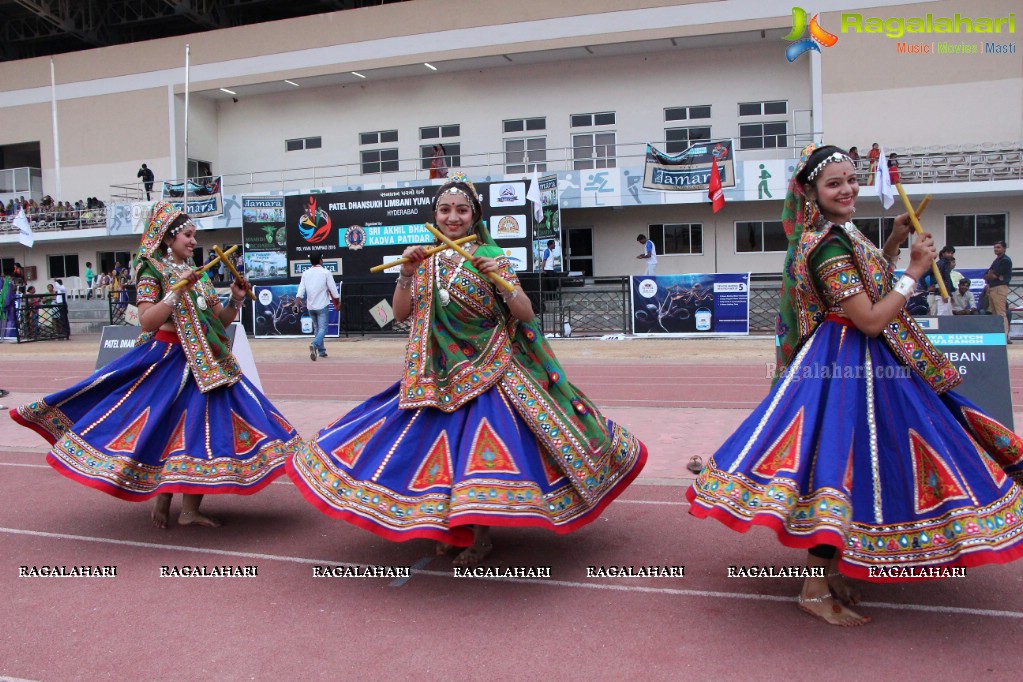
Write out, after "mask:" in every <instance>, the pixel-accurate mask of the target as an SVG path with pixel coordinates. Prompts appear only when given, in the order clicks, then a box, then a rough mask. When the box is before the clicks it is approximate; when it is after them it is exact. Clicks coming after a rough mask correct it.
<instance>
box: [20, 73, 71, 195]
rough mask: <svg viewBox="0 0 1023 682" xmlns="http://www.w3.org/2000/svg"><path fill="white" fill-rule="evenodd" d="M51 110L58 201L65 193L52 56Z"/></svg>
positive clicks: (30, 186) (55, 185)
mask: <svg viewBox="0 0 1023 682" xmlns="http://www.w3.org/2000/svg"><path fill="white" fill-rule="evenodd" d="M50 111H51V112H52V113H53V170H54V172H55V173H56V175H57V177H56V182H55V184H54V188H55V189H56V193H57V201H63V200H64V199H63V196H64V193H63V192H62V191H61V187H60V134H59V132H58V127H57V76H56V70H55V68H54V65H53V57H50ZM28 185H29V187H28V188H29V190H31V189H32V179H31V177H30V178H29V181H28Z"/></svg>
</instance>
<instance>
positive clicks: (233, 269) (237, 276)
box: [213, 246, 256, 301]
mask: <svg viewBox="0 0 1023 682" xmlns="http://www.w3.org/2000/svg"><path fill="white" fill-rule="evenodd" d="M213 250H214V251H216V252H217V255H218V256H220V260H221V261H222V262H223V263H224V265H226V266H227V269H228V270H230V271H231V274H232V275H234V278H235V281H237V282H240V283H241V285H242V286H243V287H245V293H247V294H248V295H249V298H251V299H252V300H253V301H255V300H256V295H255V294H254V293H252V289H250V288H249V287H248V286H246V285H247V284H248V282H246V281H245V278H244V277H242V275H241V273H240V272H238V268H236V267H235V266H234V263H232V262H231V259H230V258H228V257H227V254H225V253H224V252H223V251H221V250H220V247H219V246H214V247H213Z"/></svg>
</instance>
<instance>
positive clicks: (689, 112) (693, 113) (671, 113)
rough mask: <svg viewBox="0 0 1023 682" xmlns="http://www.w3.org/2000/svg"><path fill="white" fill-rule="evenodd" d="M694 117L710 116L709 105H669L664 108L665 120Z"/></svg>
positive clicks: (680, 119)
mask: <svg viewBox="0 0 1023 682" xmlns="http://www.w3.org/2000/svg"><path fill="white" fill-rule="evenodd" d="M694 118H710V105H709V104H708V105H706V106H700V107H670V108H668V109H665V110H664V120H665V121H685V120H688V119H694Z"/></svg>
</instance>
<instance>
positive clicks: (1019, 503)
mask: <svg viewBox="0 0 1023 682" xmlns="http://www.w3.org/2000/svg"><path fill="white" fill-rule="evenodd" d="M1014 477H1015V479H1016V480H1017V481H1018V480H1021V479H1023V441H1021V439H1020V438H1019V437H1018V436H1016V435H1015V434H1014V433H1012V432H1011V431H1009V430H1008V429H1007V428H1006V427H1004V426H1003V425H1001V424H1000V423H998V422H997V421H995V420H994V419H992V418H991V417H989V416H988V415H986V414H985V413H984V412H983V411H982V410H980V408H978V407H977V406H976V405H974V404H973V403H971V402H970V401H968V400H966V399H965V398H963V397H962V396H959V395H957V394H956V393H954V392H948V393H945V394H944V395H940V396H939V395H937V394H935V393H934V392H933V391H932V390H931V389H930V388H929V387H928V386H927V385H926V383H925V382H924V381H923V380H922V379H921V378H920V377H919V376H917V375H916V373H914V372H912V371H911V370H909V368H907V367H905V366H904V365H901V364H900V363H899V362H898V361H897V360H896V357H895V355H894V354H893V353H892V352H891V351H890V349H889V348H888V347H887V346H886V345H885V342H884V341H883V340H881V339H874V338H870V337H867V336H866V335H864V334H863V333H861V332H860V331H858V330H857V329H856V328H855V327H851V326H847V325H846V324H844V323H841V322H839V321H835V320H833V319H831V318H829V319H828V320H826V321H825V322H824V323H823V324H821V326H820V327H819V328H818V329H817V331H816V332H815V333H814V335H813V336H812V337H811V338H810V339H809V340H808V341H807V342H806V344H805V345H804V346H803V348H802V349H801V350H800V352H799V354H798V355H797V357H796V358H795V359H794V361H793V362H792V364H791V366H790V367H789V368H788V370H787V372H786V374H785V375H784V376H783V377H782V378H781V379H779V381H778V382H777V383H776V384H775V386H774V388H773V389H772V390H771V392H770V394H769V395H768V396H767V398H766V399H765V400H764V401H763V402H762V403H761V404H760V406H759V407H757V408H756V409H755V410H754V411H753V413H752V414H751V415H750V416H749V418H748V419H746V421H745V422H743V424H742V425H741V426H740V427H739V429H738V430H737V431H736V432H735V433H734V434H733V435H732V436H731V437H730V438H729V439H728V440H727V441H726V442H725V443H724V445H722V446H721V448H720V449H719V450H718V451H717V452H716V453H715V454H714V456H713V458H712V460H711V462H710V463H709V465H708V466H707V468H706V469H705V470H704V471H703V472H702V473H701V474H700V476H699V478H698V479H697V481H696V482H695V483H694V485H693V486H692V487H691V488H690V489H689V490H688V491H687V497H688V498H689V501H690V502H691V504H692V506H691V508H690V511H691V513H692V514H694V515H696V516H698V517H708V516H710V517H713V518H716V519H718V520H720V521H722V522H723V523H725V524H726V525H728V526H729V527H731V528H733V529H735V530H738V531H740V532H745V531H746V530H748V529H749V528H750V527H751V526H753V525H762V526H768V527H770V528H773V529H774V530H775V531H776V532H777V534H778V537H779V539H780V540H781V541H782V543H784V544H785V545H788V546H791V547H803V548H809V547H812V546H814V545H819V544H824V545H832V546H834V547H836V548H838V549H839V550H840V555H841V559H840V567H841V571H842V572H843V573H844V574H846V575H850V576H854V577H859V578H864V579H868V580H871V579H873V580H887V579H890V578H891V576H893V575H900V574H901V575H906V576H909V575H913V574H917V575H918V574H920V573H923V571H892V570H887V569H891V567H901V568H911V569H922V568H926V567H944V566H963V567H965V566H975V565H980V564H985V563H998V562H1006V561H1010V560H1013V559H1017V558H1019V557H1020V556H1021V555H1023V489H1021V487H1020V485H1019V483H1018V482H1014ZM878 567H880V568H884V569H886V570H884V571H882V570H878Z"/></svg>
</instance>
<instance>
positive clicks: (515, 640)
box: [0, 341, 1023, 680]
mask: <svg viewBox="0 0 1023 682" xmlns="http://www.w3.org/2000/svg"><path fill="white" fill-rule="evenodd" d="M631 343H632V347H633V348H636V349H640V348H642V349H643V350H642V353H643V354H642V355H641V356H639V357H635V358H624V359H623V358H620V357H614V358H610V359H603V358H601V357H599V356H598V357H583V354H575V355H577V356H578V357H572V356H573V353H572V352H565V353H563V352H562V348H561V347H556V350H557V352H559V355H561V356H562V358H563V361H564V363H565V365H566V370H567V373H568V376H569V378H570V379H571V380H572V381H573V382H574V383H575V384H577V385H578V386H580V387H581V388H583V389H584V390H585V391H586V392H587V393H588V394H589V395H590V396H591V397H592V398H593V399H594V400H595V401H596V402H597V404H598V405H600V406H601V407H602V408H603V409H605V411H606V413H607V414H608V415H609V416H610V417H612V418H614V419H616V420H618V421H621V422H622V423H624V424H626V425H627V426H629V427H630V428H632V429H634V430H635V431H636V432H637V433H638V434H639V435H640V436H641V437H642V438H643V439H644V440H645V441H646V442H647V443H648V445H649V446H650V451H651V458H650V463H649V464H648V466H647V469H646V470H645V471H644V473H643V475H642V476H641V477H640V479H638V481H637V483H636V484H634V485H633V486H632V487H631V488H630V489H629V490H628V491H627V492H626V493H625V495H624V496H623V498H622V499H620V500H619V501H618V502H616V503H614V504H612V505H611V506H610V507H609V508H608V509H607V510H606V511H605V513H604V514H603V516H602V517H601V518H600V519H599V520H598V521H596V522H594V523H593V524H591V525H590V526H588V527H587V528H585V529H583V530H582V531H580V532H578V533H575V534H572V535H569V536H557V535H554V534H551V533H545V532H542V531H535V530H497V531H495V542H496V545H497V546H496V549H495V551H494V553H493V554H492V555H491V557H490V558H489V559H488V561H487V564H488V565H492V566H503V567H509V566H550V567H551V575H552V578H551V579H533V580H530V579H501V580H488V579H477V578H471V579H466V578H455V577H453V575H452V571H451V567H450V561H449V560H447V559H444V558H438V557H434V556H433V555H432V544H431V543H428V542H410V543H402V544H395V543H390V542H386V541H384V540H380V539H377V538H376V537H375V536H373V535H372V534H370V533H367V532H365V531H361V530H358V529H356V528H354V527H350V526H348V525H347V524H344V523H342V522H338V521H335V520H332V519H329V518H327V517H325V516H323V515H321V514H320V513H319V512H317V511H316V510H314V509H313V508H312V507H311V506H309V505H308V504H307V503H306V502H304V501H303V500H302V499H301V498H300V496H299V495H298V494H297V492H296V491H295V490H294V489H293V487H292V486H291V484H290V483H289V482H287V481H286V480H283V481H281V480H279V481H278V482H276V483H274V484H272V485H271V486H269V487H268V488H267V489H266V490H265V491H263V492H261V493H259V494H257V495H255V496H252V497H246V498H242V497H235V496H223V497H210V498H207V500H206V502H205V503H204V509H206V510H207V511H209V512H210V513H212V514H215V515H217V516H219V517H221V518H222V519H223V520H224V521H225V523H226V525H225V527H224V528H222V529H219V530H206V529H195V528H177V527H175V528H173V529H172V530H168V531H162V532H161V531H156V530H155V529H153V528H152V527H151V526H149V524H148V518H147V514H148V504H146V505H134V504H131V503H127V502H121V501H118V500H115V499H113V498H111V497H109V496H106V495H102V494H99V493H97V492H95V491H93V490H89V489H87V488H85V487H83V486H80V485H77V484H74V483H72V482H71V481H69V480H67V479H65V478H64V477H62V476H59V475H57V474H56V473H55V472H53V471H52V470H51V469H50V468H49V467H48V466H46V465H45V464H44V463H43V461H42V459H43V458H42V454H43V453H44V451H45V448H44V446H43V442H42V441H41V439H39V438H38V437H37V436H35V435H34V434H31V433H30V432H28V431H27V430H25V429H21V428H19V427H16V426H15V425H14V424H13V423H12V422H10V420H9V419H6V418H4V419H2V420H0V443H2V445H0V494H2V495H0V499H2V500H3V502H2V504H0V543H2V544H0V546H2V547H3V550H2V551H0V590H2V594H3V599H2V600H0V624H2V625H0V676H9V677H10V678H14V679H30V680H79V679H80V680H97V679H153V680H165V679H166V680H170V679H175V680H180V679H196V680H198V679H216V680H249V679H255V680H264V679H273V680H282V679H300V678H308V679H332V680H336V679H339V678H344V677H348V676H358V677H359V678H361V679H365V680H379V679H423V678H429V677H435V676H436V677H456V678H460V679H468V680H475V679H493V678H496V677H515V678H523V679H539V678H541V677H544V678H559V677H560V678H569V679H585V678H589V679H594V680H605V679H608V680H610V679H678V680H712V679H716V680H730V679H740V678H741V679H772V680H773V679H780V680H811V679H812V680H819V679H822V678H831V679H842V680H860V679H878V678H880V679H885V678H888V677H892V676H895V675H898V676H899V677H901V678H904V679H906V680H918V679H919V680H946V679H949V680H951V679H963V678H966V677H971V678H977V679H983V680H1009V679H1012V680H1015V679H1018V677H1019V674H1018V670H1017V668H1018V666H1017V664H1016V661H1015V656H1014V655H1013V654H1012V653H1011V652H1013V651H1015V650H1016V649H1018V647H1019V646H1020V645H1021V644H1023V594H1021V593H1023V589H1021V588H1023V562H1017V563H1015V564H1010V565H1007V566H994V567H983V568H977V569H971V570H970V571H969V575H968V577H967V578H964V579H958V580H944V581H934V582H928V583H921V584H905V583H900V584H887V585H866V586H865V591H866V603H865V604H864V606H863V611H865V612H867V613H869V614H871V615H872V616H873V617H874V620H875V622H874V623H872V624H871V625H869V626H867V627H865V628H861V629H858V630H856V631H842V630H839V629H838V628H828V627H826V626H824V625H819V624H818V623H816V622H815V621H813V620H812V619H811V618H809V617H808V616H805V615H803V614H802V613H800V612H799V611H798V610H797V609H796V607H795V603H794V598H793V596H794V594H795V592H796V591H797V590H798V586H799V581H798V580H797V579H738V578H728V577H727V567H728V566H729V565H732V564H735V565H745V566H749V565H776V566H786V565H792V564H798V563H799V562H800V561H801V560H802V558H803V554H802V553H801V552H798V551H795V550H788V549H785V548H782V547H781V546H780V545H778V543H777V542H775V541H774V539H773V537H772V535H771V533H770V532H769V531H766V530H763V529H756V530H754V531H752V532H751V533H749V534H747V535H745V536H743V535H739V534H737V533H734V532H732V531H730V530H727V529H726V528H724V527H723V526H722V525H721V524H719V523H716V522H712V521H697V520H695V519H693V518H692V517H690V516H688V514H686V510H687V507H686V504H685V503H684V501H683V500H684V498H683V491H684V489H685V486H686V485H688V472H687V471H685V468H684V465H685V462H686V461H687V460H688V457H689V456H690V455H691V454H700V455H702V456H704V457H706V456H707V455H708V454H710V453H711V452H713V450H714V449H715V448H716V447H717V446H718V445H719V444H720V443H721V441H723V440H724V438H725V437H726V436H727V435H728V433H730V431H731V429H734V428H735V426H736V425H737V424H738V423H739V422H740V421H741V420H742V418H743V417H744V416H745V415H746V414H747V413H748V411H749V409H750V408H751V407H752V406H753V405H755V404H756V403H757V402H758V401H759V400H760V398H762V397H763V395H764V394H766V391H767V387H768V382H767V379H766V372H765V370H764V365H765V363H766V362H768V361H769V360H770V350H771V349H770V346H769V344H767V343H765V344H764V350H763V353H762V357H754V356H755V354H754V356H751V355H750V354H748V353H740V354H737V356H736V359H735V360H734V361H728V360H725V361H722V362H718V361H714V362H706V363H701V362H700V361H699V358H694V357H689V358H680V357H678V356H677V355H676V354H674V353H672V352H671V351H670V350H669V349H670V347H668V346H666V345H665V344H656V343H655V344H650V345H647V344H645V343H644V342H638V341H636V342H631ZM35 345H36V346H37V348H36V349H32V351H31V352H29V351H28V350H26V349H25V348H18V349H16V351H15V352H8V351H9V347H0V385H2V386H3V387H4V388H7V389H9V390H11V391H12V395H11V396H9V397H8V398H5V399H4V402H5V403H6V404H7V405H8V406H10V405H14V404H19V403H20V402H24V401H27V400H30V399H31V398H32V397H36V396H40V395H43V394H45V393H48V392H49V391H51V390H55V389H56V388H59V387H62V386H65V385H67V384H68V383H71V382H72V381H74V380H77V379H79V378H81V377H82V376H84V375H86V374H88V372H89V371H91V369H92V362H93V357H94V351H91V350H90V349H89V348H88V343H84V344H83V345H82V346H81V348H80V349H79V350H77V351H72V352H68V353H61V354H60V356H59V358H56V359H53V358H47V346H49V347H50V349H51V350H52V349H54V348H58V347H57V346H54V345H53V344H35ZM94 347H95V345H94V344H93V348H94ZM303 348H304V346H302V345H299V344H298V343H296V344H295V345H294V352H288V353H282V352H280V351H279V349H278V348H275V350H274V352H273V353H268V352H266V351H263V350H261V349H260V348H259V347H258V345H257V347H256V349H255V352H256V356H257V361H258V366H259V371H260V375H261V379H262V383H263V387H264V389H265V390H266V392H267V394H268V395H269V396H270V397H271V399H273V400H274V402H275V403H277V404H278V405H279V406H280V407H281V409H282V410H283V411H284V413H285V415H286V416H288V417H289V418H290V419H292V420H293V422H294V423H295V425H296V427H297V428H298V429H299V431H300V433H302V434H303V435H305V436H311V435H313V434H314V433H315V431H316V429H317V428H318V427H319V426H322V425H323V424H325V423H326V422H327V421H328V420H330V419H333V418H334V417H336V416H337V415H338V414H340V413H342V412H343V411H345V410H346V409H348V407H350V406H351V405H353V404H355V403H356V402H357V401H359V400H361V399H364V398H365V397H368V396H369V395H371V394H372V393H374V392H376V391H378V390H381V389H382V388H384V387H386V386H387V385H388V384H389V383H390V382H391V381H392V380H393V379H394V378H395V377H397V375H398V372H399V371H400V364H401V358H400V346H395V348H397V351H395V352H392V353H389V354H386V356H384V357H367V356H366V354H365V353H361V354H360V353H355V352H349V351H352V350H353V349H354V348H355V346H346V345H345V344H334V345H332V346H331V349H330V351H331V354H332V356H336V357H332V358H330V359H329V360H328V361H326V362H323V361H321V362H318V363H316V365H313V364H312V363H310V362H309V361H308V360H307V359H306V360H305V362H300V361H299V360H296V359H295V358H296V357H298V358H302V352H303ZM335 348H336V350H335ZM1012 350H1015V349H1012ZM375 355H376V356H381V355H383V354H380V353H376V354H375ZM1013 357H1015V356H1013ZM566 358H570V359H566ZM1020 360H1021V361H1023V355H1021V357H1020ZM1021 369H1023V367H1018V366H1016V365H1015V364H1014V365H1013V367H1012V375H1013V384H1014V386H1021V385H1023V377H1020V376H1017V375H1018V374H1019V373H1020V371H1021ZM1014 403H1015V404H1016V406H1017V409H1018V408H1019V404H1020V402H1019V400H1018V398H1017V397H1016V395H1015V392H1014ZM1016 419H1017V421H1018V420H1019V419H1020V416H1019V414H1017V417H1016ZM177 502H178V501H177V499H176V500H175V511H176V508H177ZM345 563H350V564H360V565H384V566H414V567H415V570H414V571H413V574H412V577H411V579H409V580H407V581H403V580H390V579H381V578H367V579H346V578H314V577H313V576H312V567H313V566H316V565H339V564H345ZM61 564H68V565H84V564H89V565H110V564H113V565H116V566H117V567H118V571H117V573H118V575H117V577H116V578H106V579H102V578H92V579H89V578H19V577H18V567H19V566H21V565H61ZM197 564H199V565H202V564H207V565H222V564H231V565H256V566H258V571H259V575H258V577H256V578H247V579H246V578H235V579H231V578H220V579H216V578H160V577H158V576H159V571H160V567H161V566H164V565H171V566H184V565H197ZM618 565H685V567H686V568H685V577H684V578H660V579H655V578H645V579H639V578H635V579H627V578H619V579H612V578H588V577H587V576H586V567H587V566H618Z"/></svg>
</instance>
